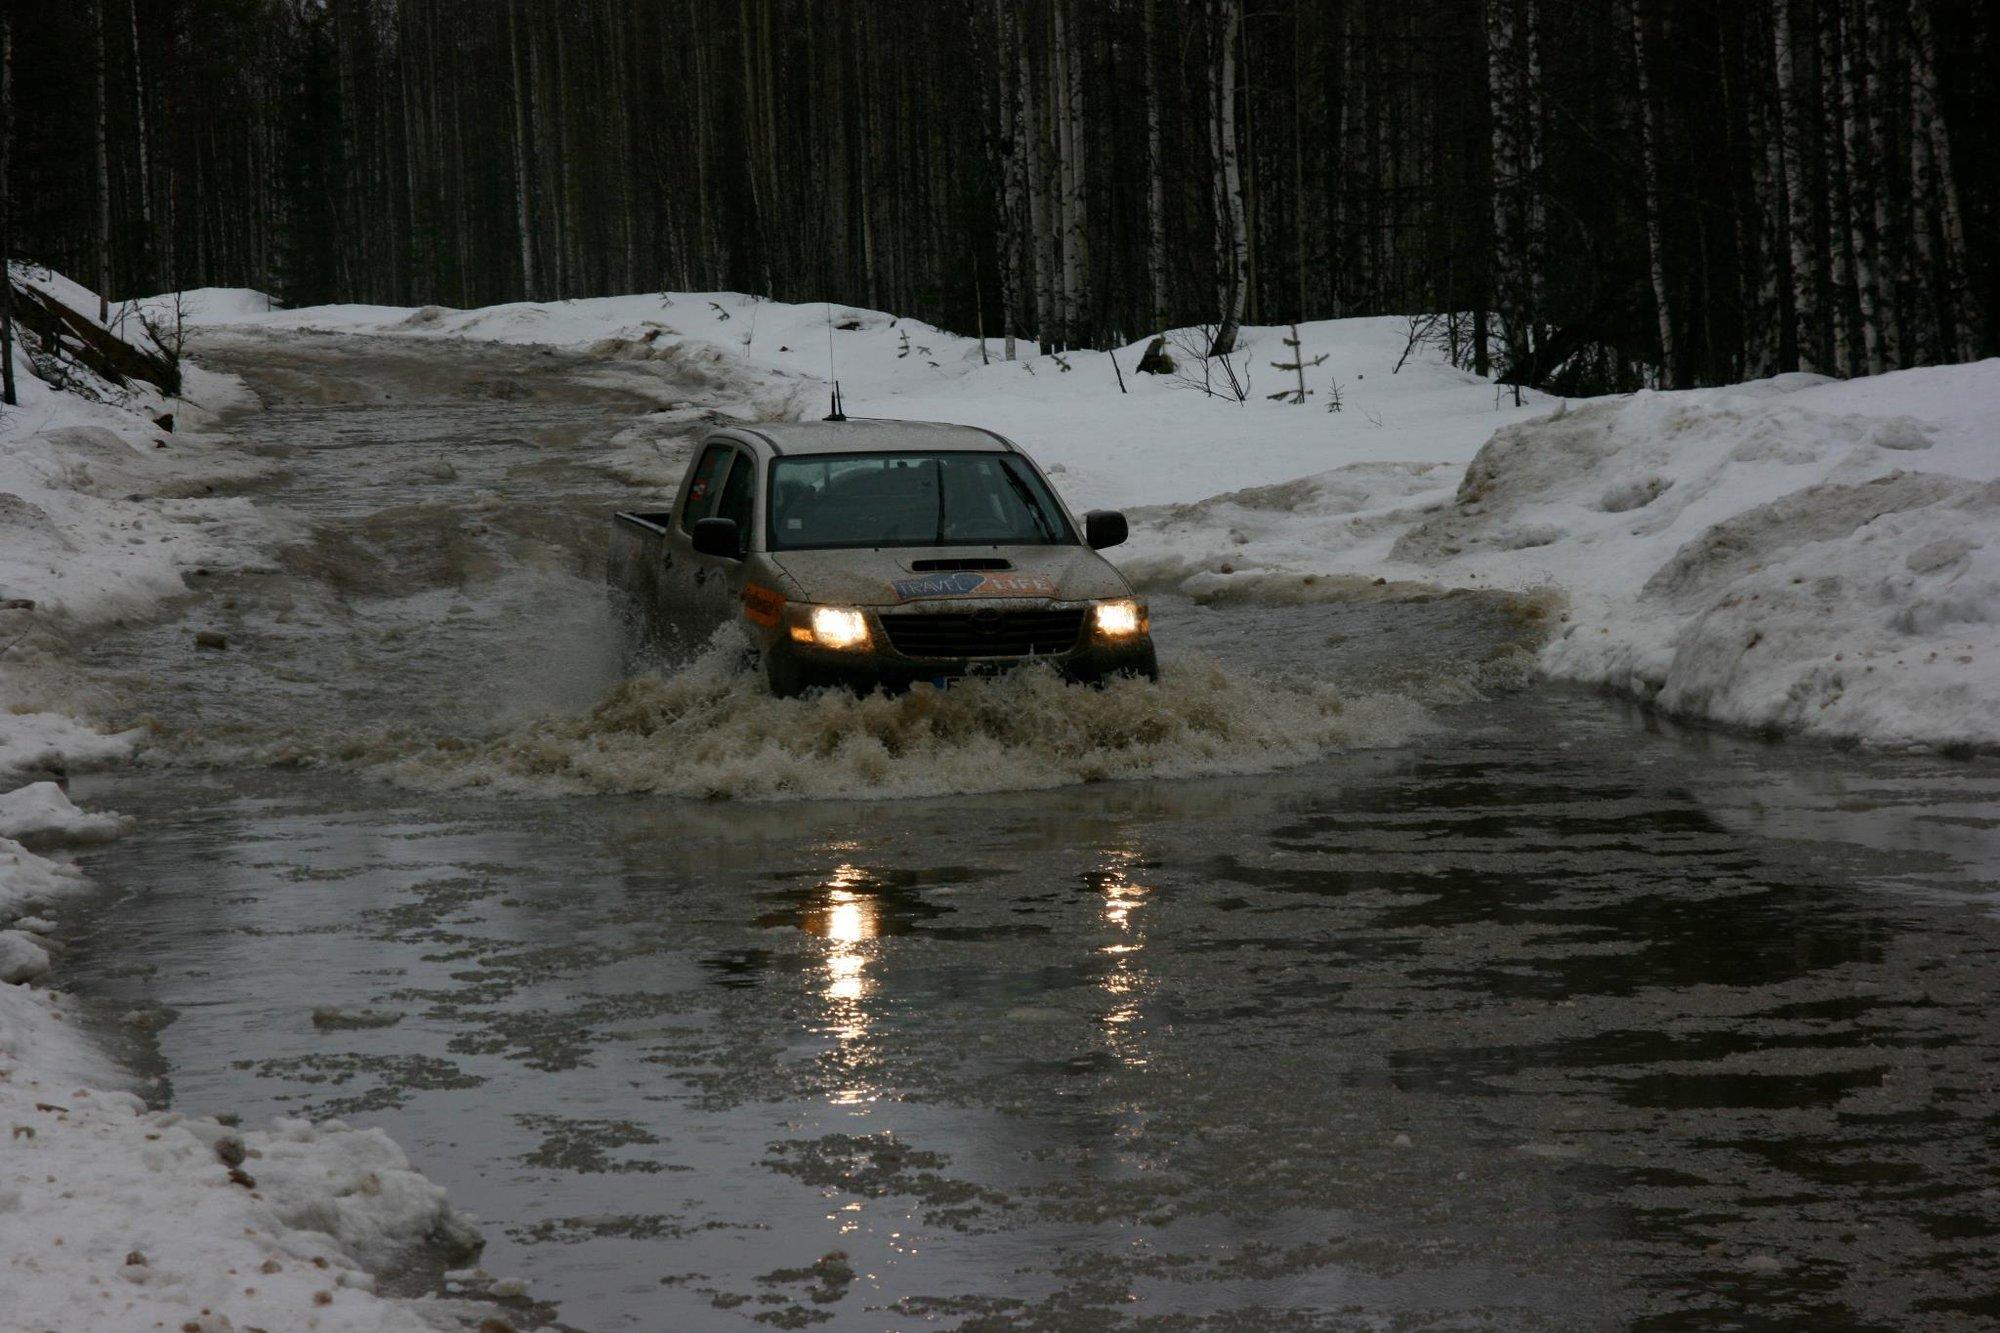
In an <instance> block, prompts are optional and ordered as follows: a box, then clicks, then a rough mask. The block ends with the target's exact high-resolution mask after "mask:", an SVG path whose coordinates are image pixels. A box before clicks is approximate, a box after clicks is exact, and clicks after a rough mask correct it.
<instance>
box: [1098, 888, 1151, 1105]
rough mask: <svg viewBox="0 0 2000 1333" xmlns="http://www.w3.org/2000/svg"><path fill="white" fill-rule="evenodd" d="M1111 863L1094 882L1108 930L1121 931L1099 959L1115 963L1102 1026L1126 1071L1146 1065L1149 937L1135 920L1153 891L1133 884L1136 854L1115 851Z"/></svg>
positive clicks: (1106, 986) (1106, 980) (1105, 982)
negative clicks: (1143, 1007) (1142, 1027)
mask: <svg viewBox="0 0 2000 1333" xmlns="http://www.w3.org/2000/svg"><path fill="white" fill-rule="evenodd" d="M1110 861H1111V864H1110V866H1109V867H1108V868H1106V869H1104V870H1101V871H1099V872H1098V873H1097V874H1096V875H1094V876H1092V881H1093V882H1094V884H1095V885H1096V887H1097V890H1098V892H1099V893H1101V894H1102V895H1103V902H1102V904H1101V905H1100V906H1099V909H1098V912H1099V915H1100V916H1101V917H1102V918H1103V919H1104V921H1105V923H1106V924H1107V925H1109V926H1112V927H1113V928H1115V929H1116V930H1117V931H1118V935H1117V937H1116V938H1114V939H1113V940H1112V941H1111V942H1110V943H1109V944H1105V945H1102V946H1101V947H1099V949H1098V953H1099V954H1100V955H1102V956H1103V957H1105V958H1108V959H1109V960H1110V962H1111V965H1110V967H1109V969H1108V970H1106V971H1105V973H1104V974H1103V977H1102V979H1101V980H1100V981H1099V983H1098V984H1099V985H1100V986H1101V987H1102V988H1103V990H1104V993H1105V995H1107V996H1108V997H1110V1000H1111V1003H1110V1005H1109V1007H1107V1008H1106V1009H1105V1011H1104V1014H1103V1017H1102V1019H1101V1022H1102V1025H1103V1029H1104V1036H1105V1041H1106V1044H1107V1045H1109V1046H1110V1048H1111V1052H1112V1054H1114V1055H1116V1056H1117V1057H1118V1059H1119V1060H1120V1061H1122V1062H1123V1063H1125V1064H1127V1065H1132V1066H1139V1065H1144V1064H1145V1063H1146V1062H1147V1055H1146V1051H1145V1048H1144V1044H1143V1038H1142V1036H1141V1034H1140V1032H1139V1030H1138V1028H1137V1026H1136V1025H1137V1023H1138V1020H1139V1018H1140V1016H1141V1015H1140V1001H1141V1000H1142V999H1143V998H1144V996H1145V992H1146V990H1147V988H1148V987H1147V982H1148V978H1147V975H1146V970H1145V966H1144V953H1145V947H1146V933H1145V931H1144V930H1143V929H1142V928H1141V926H1142V922H1141V921H1140V920H1139V919H1137V917H1136V914H1137V913H1138V911H1139V909H1140V908H1141V907H1143V906H1145V904H1146V900H1147V899H1148V898H1149V897H1151V896H1152V892H1153V890H1152V888H1151V886H1149V885H1146V884H1141V883H1139V882H1138V881H1137V880H1135V879H1133V878H1132V875H1131V871H1132V870H1133V868H1134V867H1136V865H1137V864H1138V861H1139V855H1138V853H1136V852H1129V851H1114V852H1112V853H1111V854H1110Z"/></svg>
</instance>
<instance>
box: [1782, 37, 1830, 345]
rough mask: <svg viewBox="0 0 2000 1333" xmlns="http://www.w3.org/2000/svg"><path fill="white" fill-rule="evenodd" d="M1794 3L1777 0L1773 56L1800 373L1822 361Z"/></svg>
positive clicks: (1804, 107)
mask: <svg viewBox="0 0 2000 1333" xmlns="http://www.w3.org/2000/svg"><path fill="white" fill-rule="evenodd" d="M1794 36H1795V34H1794V32H1793V29H1792V14H1791V0H1772V4H1771V55H1772V64H1773V65H1774V66H1775V67H1776V69H1777V75H1778V103H1779V117H1780V120H1781V121H1782V130H1781V132H1780V134H1779V135H1778V140H1779V145H1780V148H1781V151H1782V154H1783V158H1784V170H1783V172H1782V173H1781V175H1782V178H1783V180H1784V187H1785V198H1786V201H1787V202H1786V232H1787V246H1788V249H1789V251H1790V254H1791V279H1792V281H1791V287H1792V339H1793V344H1794V346H1793V356H1794V358H1795V360H1796V362H1797V365H1798V369H1800V370H1804V371H1816V370H1818V369H1819V368H1820V366H1821V365H1823V364H1825V363H1824V361H1823V360H1822V359H1821V356H1820V346H1821V343H1820V328H1821V325H1820V313H1819V265H1818V263H1817V261H1816V260H1815V258H1814V246H1813V220H1812V203H1811V198H1812V196H1811V194H1810V193H1809V191H1808V186H1807V178H1806V154H1807V151H1808V148H1809V146H1810V142H1811V139H1810V128H1809V124H1810V123H1809V120H1808V117H1809V116H1810V114H1811V111H1810V107H1809V106H1808V105H1807V102H1806V96H1805V93H1804V91H1803V90H1802V89H1801V88H1800V87H1799V76H1798V64H1797V50H1796V45H1795V42H1794Z"/></svg>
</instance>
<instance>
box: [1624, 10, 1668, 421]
mask: <svg viewBox="0 0 2000 1333" xmlns="http://www.w3.org/2000/svg"><path fill="white" fill-rule="evenodd" d="M1628 8H1629V9H1630V11H1631V23H1632V70H1633V73H1634V75H1635V78H1634V80H1633V86H1634V88H1635V89H1636V91H1637V94H1638V98H1639V146H1640V155H1641V157H1642V159H1643V161H1644V168H1645V177H1646V252H1647V256H1648V259H1649V263H1648V265H1647V268H1648V271H1649V274H1650V276H1651V278H1652V283H1653V310H1654V314H1655V316H1656V317H1657V319H1658V323H1659V330H1660V364H1661V366H1662V367H1663V369H1664V370H1665V378H1666V381H1667V383H1669V384H1672V385H1675V386H1678V385H1679V384H1680V383H1681V367H1680V358H1679V357H1678V356H1677V355H1676V354H1675V349H1674V313H1673V303H1672V301H1671V300H1669V299H1668V295H1667V258H1666V241H1665V239H1664V237H1663V235H1662V231H1663V228H1662V226H1661V219H1660V151H1659V126H1658V123H1657V122H1658V115H1657V113H1656V112H1655V111H1654V109H1653V96H1652V87H1651V77H1650V75H1649V73H1648V69H1647V66H1648V64H1649V62H1648V60H1647V58H1646V15H1645V10H1644V9H1643V8H1642V7H1641V3H1640V0H1630V4H1629V5H1628Z"/></svg>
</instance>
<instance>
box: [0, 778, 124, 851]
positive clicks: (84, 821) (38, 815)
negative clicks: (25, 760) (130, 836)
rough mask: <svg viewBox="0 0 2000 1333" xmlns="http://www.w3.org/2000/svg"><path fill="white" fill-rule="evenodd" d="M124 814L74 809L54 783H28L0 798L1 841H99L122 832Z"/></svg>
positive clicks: (73, 804)
mask: <svg viewBox="0 0 2000 1333" xmlns="http://www.w3.org/2000/svg"><path fill="white" fill-rule="evenodd" d="M129 824H130V821H129V820H127V819H126V818H125V817H124V816H123V815H113V814H102V813H98V814H93V813H89V812H87V811H84V810H80V809H78V808H77V807H76V805H75V803H74V802H72V801H71V800H70V799H69V795H68V793H66V792H64V791H63V789H62V788H61V787H58V786H57V785H56V784H55V783H53V782H31V783H29V784H28V785H27V786H25V787H18V788H16V789H15V790H13V791H10V792H8V793H6V794H5V795H0V838H12V839H17V840H19V841H21V842H44V843H47V842H99V841H102V840H105V839H108V838H115V837H117V836H118V835H119V834H120V833H123V832H124V831H125V830H126V828H127V827H128V826H129Z"/></svg>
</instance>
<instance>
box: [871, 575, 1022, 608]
mask: <svg viewBox="0 0 2000 1333" xmlns="http://www.w3.org/2000/svg"><path fill="white" fill-rule="evenodd" d="M889 586H890V587H892V588H894V589H895V590H896V596H897V597H898V598H900V599H901V600H903V601H905V602H909V601H914V600H916V599H917V598H920V597H1053V596H1055V595H1056V584H1055V580H1054V579H1049V578H1044V577H1042V576H1041V575H1040V574H982V573H979V572H978V571H976V570H970V569H961V570H957V571H955V572H953V573H950V574H926V575H924V576H923V577H922V578H915V579H898V580H896V581H895V582H894V583H892V584H890V585H889Z"/></svg>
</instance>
